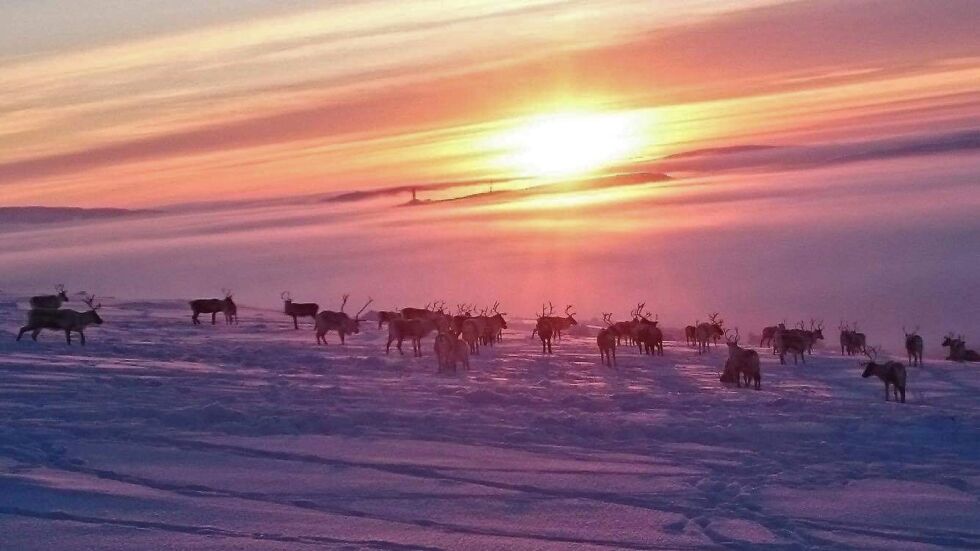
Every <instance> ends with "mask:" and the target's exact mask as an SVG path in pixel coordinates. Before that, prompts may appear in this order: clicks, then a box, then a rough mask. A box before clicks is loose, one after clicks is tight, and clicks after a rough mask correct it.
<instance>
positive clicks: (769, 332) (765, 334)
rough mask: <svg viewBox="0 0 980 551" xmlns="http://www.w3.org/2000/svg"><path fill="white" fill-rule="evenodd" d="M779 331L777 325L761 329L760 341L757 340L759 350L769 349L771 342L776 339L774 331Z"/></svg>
mask: <svg viewBox="0 0 980 551" xmlns="http://www.w3.org/2000/svg"><path fill="white" fill-rule="evenodd" d="M778 330H779V326H778V325H770V326H767V327H763V328H762V339H760V340H759V348H770V347H772V342H773V340H775V339H776V331H778Z"/></svg>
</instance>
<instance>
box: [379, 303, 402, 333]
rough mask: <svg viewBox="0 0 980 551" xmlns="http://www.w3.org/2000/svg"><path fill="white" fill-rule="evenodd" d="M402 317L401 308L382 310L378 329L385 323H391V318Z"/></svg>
mask: <svg viewBox="0 0 980 551" xmlns="http://www.w3.org/2000/svg"><path fill="white" fill-rule="evenodd" d="M394 319H402V313H401V310H399V309H397V308H395V309H394V310H382V311H380V312H378V329H379V330H380V329H381V326H382V325H383V324H385V323H390V322H391V320H394Z"/></svg>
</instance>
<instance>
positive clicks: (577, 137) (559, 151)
mask: <svg viewBox="0 0 980 551" xmlns="http://www.w3.org/2000/svg"><path fill="white" fill-rule="evenodd" d="M641 138H642V136H640V132H639V130H638V128H637V125H636V124H635V123H634V121H633V120H632V118H631V117H630V116H629V115H627V114H623V113H558V114H552V115H541V116H537V117H534V118H532V119H530V120H528V121H526V122H524V123H522V124H519V125H517V126H515V127H513V128H511V129H509V130H507V131H505V132H504V133H502V134H501V135H500V136H499V137H497V138H496V139H494V140H493V144H492V145H494V146H495V147H497V148H499V149H500V150H502V151H503V152H504V153H503V157H502V159H501V161H502V164H504V165H506V166H507V167H508V168H510V169H516V170H518V171H520V172H521V173H523V174H524V175H528V176H538V177H562V176H576V175H580V174H587V173H589V172H593V171H595V170H598V169H600V168H602V167H604V166H608V165H610V164H612V163H615V162H617V161H621V160H623V159H625V158H626V157H628V156H629V155H631V154H632V153H634V152H635V151H637V150H638V149H639V148H640V146H641Z"/></svg>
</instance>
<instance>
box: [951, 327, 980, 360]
mask: <svg viewBox="0 0 980 551" xmlns="http://www.w3.org/2000/svg"><path fill="white" fill-rule="evenodd" d="M943 346H946V347H949V356H947V357H946V359H947V360H951V361H954V362H980V354H978V353H977V351H976V350H968V349H967V348H966V340H965V339H964V338H963V335H960V336H959V338H955V337H954V335H953V333H949V334H948V335H946V338H945V339H943Z"/></svg>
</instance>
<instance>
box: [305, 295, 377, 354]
mask: <svg viewBox="0 0 980 551" xmlns="http://www.w3.org/2000/svg"><path fill="white" fill-rule="evenodd" d="M349 298H350V295H347V294H345V295H343V297H342V300H341V303H340V311H339V312H334V311H332V310H323V311H322V312H319V313H317V315H316V324H315V333H316V343H317V344H327V333H329V332H330V331H336V332H337V335H338V336H339V337H340V344H347V341H346V337H347V335H356V334H358V333H360V332H361V326H360V323H361V317H360V316H361V313H362V312H364V310H365V309H366V308H367V307H368V305H369V304H371V303H372V302H374V299H372V298H370V297H368V300H367V302H365V303H364V306H362V307H361V309H360V310H358V311H357V313H356V314H354V318H353V319H351V317H350V316H349V315H347V313H346V312H344V307H345V306H347V300H348V299H349Z"/></svg>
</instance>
